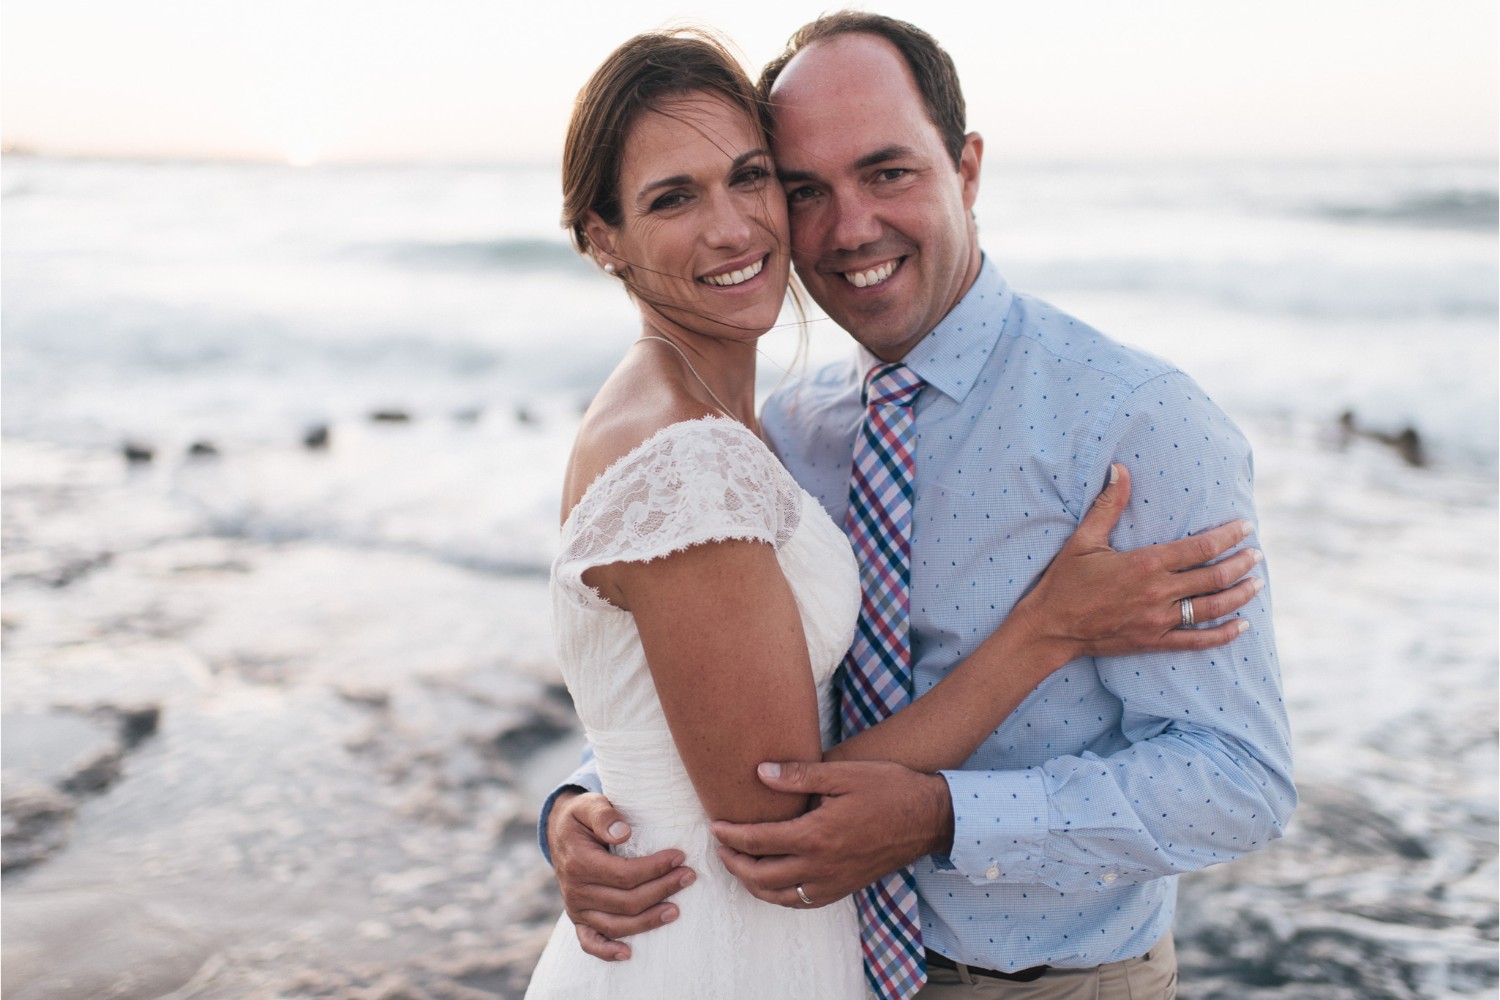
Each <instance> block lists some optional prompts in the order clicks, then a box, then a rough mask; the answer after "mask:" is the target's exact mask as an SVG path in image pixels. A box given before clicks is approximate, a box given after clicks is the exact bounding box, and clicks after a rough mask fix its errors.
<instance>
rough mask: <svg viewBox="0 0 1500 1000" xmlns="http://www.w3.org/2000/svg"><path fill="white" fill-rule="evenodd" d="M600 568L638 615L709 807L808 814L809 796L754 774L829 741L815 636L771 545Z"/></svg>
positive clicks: (719, 545) (608, 589) (741, 545)
mask: <svg viewBox="0 0 1500 1000" xmlns="http://www.w3.org/2000/svg"><path fill="white" fill-rule="evenodd" d="M595 572H597V573H598V574H599V575H601V576H602V577H604V579H603V580H601V581H600V582H601V583H604V584H605V586H604V587H602V588H601V592H602V593H604V595H605V596H606V597H608V598H610V600H611V601H612V602H613V603H615V604H616V605H618V606H620V607H622V608H625V609H627V610H629V611H630V612H631V613H632V614H633V615H634V616H635V622H636V627H637V629H638V630H639V632H640V636H641V644H642V646H643V647H644V649H645V653H646V663H647V665H648V666H649V668H650V670H651V678H652V680H653V681H654V682H655V684H656V693H657V697H658V698H659V699H660V701H661V706H662V711H663V712H664V713H665V714H666V718H667V724H668V726H669V727H670V728H671V730H672V739H673V741H674V742H675V743H676V745H677V750H678V753H679V754H680V755H681V756H682V760H683V763H684V764H685V765H686V766H687V770H688V774H689V776H690V777H691V778H692V780H693V787H694V788H695V789H696V790H697V792H698V798H699V799H700V800H701V801H702V803H703V807H704V809H705V810H706V811H707V813H708V814H709V816H711V817H713V818H714V819H728V820H734V821H737V822H757V821H764V820H774V819H788V818H790V817H792V816H796V815H799V814H801V813H802V811H803V810H804V809H805V808H806V807H807V801H806V797H805V796H800V795H789V794H786V793H783V792H774V791H771V790H770V789H768V788H766V786H765V785H764V784H762V783H761V782H760V780H759V779H757V778H756V775H755V767H756V765H757V764H759V763H760V762H761V761H763V760H816V759H817V757H818V756H819V754H820V753H821V751H822V738H821V735H820V733H819V727H818V707H817V693H816V691H815V690H814V687H813V680H812V670H811V668H810V666H809V664H808V658H807V640H806V638H805V636H804V634H803V631H802V619H801V616H800V614H799V613H798V610H797V603H796V599H795V598H794V597H793V595H792V590H791V586H790V585H789V584H788V583H787V580H786V577H785V576H783V575H782V572H781V566H780V564H779V563H778V562H777V561H776V552H775V550H774V549H772V547H771V546H770V545H769V544H766V543H764V542H754V541H725V542H713V543H709V544H703V545H695V546H692V547H691V548H688V549H684V550H682V551H679V552H676V553H673V554H672V555H670V556H667V557H665V558H662V559H654V560H652V561H650V562H631V563H615V564H612V565H610V566H606V567H600V568H599V570H597V571H595ZM589 582H591V583H593V582H594V581H592V580H590V581H589ZM595 585H596V586H597V585H598V584H595Z"/></svg>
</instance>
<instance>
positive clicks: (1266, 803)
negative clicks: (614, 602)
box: [714, 374, 1296, 903]
mask: <svg viewBox="0 0 1500 1000" xmlns="http://www.w3.org/2000/svg"><path fill="white" fill-rule="evenodd" d="M1147 396H1149V397H1150V398H1149V399H1147V398H1146V397H1147ZM1137 397H1138V398H1133V399H1130V400H1126V401H1125V402H1124V403H1123V404H1122V406H1121V407H1120V409H1119V411H1118V413H1117V415H1116V416H1115V418H1114V419H1113V420H1112V421H1111V422H1110V424H1109V425H1108V426H1105V427H1101V428H1099V433H1098V435H1097V439H1098V440H1099V441H1100V448H1099V454H1098V457H1097V461H1096V462H1095V463H1092V464H1093V465H1097V468H1090V469H1088V470H1087V471H1088V472H1089V475H1088V476H1087V477H1082V476H1081V477H1080V478H1081V479H1083V478H1087V479H1088V480H1091V481H1099V478H1100V477H1101V474H1102V471H1103V469H1104V468H1105V467H1106V466H1107V465H1108V463H1109V461H1111V459H1112V458H1113V459H1117V460H1121V461H1124V462H1126V463H1128V464H1129V465H1130V466H1131V467H1132V469H1133V470H1134V471H1136V473H1137V475H1136V483H1137V487H1136V488H1137V499H1136V503H1134V504H1132V509H1131V510H1128V511H1127V512H1126V515H1125V518H1124V519H1123V521H1122V524H1121V527H1120V529H1119V532H1118V534H1117V537H1118V539H1119V541H1120V547H1122V548H1123V547H1131V546H1137V545H1142V544H1147V543H1151V542H1157V541H1162V540H1163V539H1164V538H1166V537H1172V536H1173V535H1183V534H1187V533H1190V532H1196V531H1201V530H1203V529H1205V528H1207V527H1209V526H1211V525H1213V524H1217V523H1220V522H1223V521H1225V520H1229V519H1233V518H1246V519H1249V520H1251V521H1252V522H1253V520H1254V507H1253V503H1252V502H1251V466H1250V453H1249V448H1248V446H1247V445H1246V444H1245V442H1244V439H1243V438H1242V437H1241V435H1240V434H1239V432H1238V430H1237V429H1235V428H1234V426H1233V424H1231V423H1230V422H1229V421H1228V419H1227V418H1225V417H1224V415H1223V414H1222V413H1221V412H1219V411H1218V409H1217V408H1216V407H1214V406H1213V404H1212V403H1210V402H1208V401H1207V400H1206V398H1204V396H1203V394H1202V391H1201V390H1199V389H1198V388H1197V387H1196V386H1195V385H1193V384H1192V382H1191V381H1190V380H1188V379H1186V377H1185V376H1182V375H1180V374H1175V375H1172V376H1168V377H1167V378H1165V379H1163V380H1158V381H1156V382H1153V383H1150V384H1148V385H1147V386H1145V387H1143V388H1142V389H1141V390H1140V391H1139V392H1138V394H1137ZM1269 607H1270V605H1269V594H1268V593H1267V592H1262V593H1261V594H1260V595H1259V596H1258V597H1257V598H1256V599H1255V600H1254V601H1252V603H1251V604H1250V606H1249V607H1247V608H1246V609H1245V610H1244V611H1243V612H1241V614H1242V616H1243V617H1245V618H1246V619H1247V620H1249V621H1250V622H1251V628H1250V630H1249V631H1248V632H1247V633H1246V634H1245V635H1244V636H1242V637H1241V638H1239V639H1237V640H1236V641H1235V642H1234V643H1233V644H1231V645H1230V646H1228V647H1227V648H1225V649H1224V650H1219V651H1207V652H1201V653H1190V654H1172V655H1170V656H1163V655H1160V654H1156V655H1151V656H1132V657H1115V658H1109V659H1100V660H1095V661H1081V662H1080V663H1078V664H1075V665H1073V666H1072V667H1070V668H1066V670H1082V669H1097V670H1098V671H1099V676H1100V680H1101V681H1102V683H1103V684H1104V686H1105V687H1106V688H1108V689H1109V691H1110V692H1112V693H1113V694H1114V695H1115V696H1116V697H1117V698H1118V699H1119V700H1120V702H1121V713H1122V714H1121V722H1120V725H1121V737H1120V739H1119V744H1120V745H1119V746H1118V748H1117V749H1115V750H1113V751H1112V752H1109V753H1107V754H1104V755H1099V754H1082V755H1078V756H1060V757H1056V758H1053V759H1051V760H1048V761H1046V762H1045V763H1043V764H1040V765H1038V766H1036V767H1030V768H1024V769H1016V770H1005V769H1002V770H977V771H954V772H944V773H943V775H942V777H943V778H944V779H945V780H946V782H947V784H948V792H949V797H948V802H947V806H948V807H949V808H950V809H951V814H945V812H944V811H943V810H941V809H938V808H935V807H934V806H933V805H932V803H933V801H934V800H933V798H932V796H931V794H930V790H926V791H924V788H926V787H927V783H929V782H931V781H932V780H933V778H932V776H930V775H923V774H918V773H915V772H910V771H907V770H905V769H904V768H897V767H896V766H895V765H889V764H887V765H877V764H856V763H849V764H837V765H819V764H812V765H793V766H789V767H783V768H782V776H781V777H780V778H768V779H765V780H767V783H768V784H771V785H772V787H777V788H782V789H784V790H787V791H800V792H808V793H814V794H823V795H825V796H826V797H825V799H824V800H823V802H822V803H821V804H820V806H819V807H818V808H817V809H815V810H813V811H812V812H810V813H808V814H807V815H806V816H804V817H801V818H799V819H798V820H793V821H790V822H788V823H781V824H770V825H762V826H760V827H748V826H731V825H728V824H718V825H716V826H715V829H714V832H715V834H716V835H717V836H718V837H719V839H720V841H721V842H723V843H724V844H726V845H727V848H728V849H726V850H724V851H721V855H722V856H723V857H724V860H725V864H726V865H728V866H729V867H730V869H731V871H733V872H734V873H735V874H736V875H737V876H739V877H740V878H741V879H742V880H743V881H745V883H746V884H747V886H749V887H750V888H751V891H752V892H754V893H755V894H756V895H758V896H760V897H761V898H763V899H768V900H770V901H773V902H785V901H786V900H785V899H784V898H783V896H784V895H785V894H784V892H783V889H784V887H785V886H788V885H795V884H797V883H803V884H804V885H805V887H806V891H808V892H809V893H810V894H812V895H813V896H814V898H815V899H817V900H818V902H819V903H827V902H831V901H832V900H833V899H835V898H839V897H840V896H841V895H843V894H846V893H847V892H848V891H851V890H852V889H853V888H857V887H859V886H861V885H864V884H866V883H868V882H869V881H872V880H873V879H874V878H877V877H879V876H881V875H884V874H886V871H888V870H890V869H892V868H894V867H899V866H900V865H903V864H908V863H910V862H911V861H913V860H915V859H916V858H917V857H919V856H921V854H922V853H929V854H933V855H934V860H935V861H936V862H937V863H938V864H939V866H948V865H952V866H955V867H956V868H957V869H958V873H959V874H962V875H964V876H967V877H968V878H969V879H970V881H972V882H974V883H976V884H983V883H987V882H1011V883H1025V884H1038V883H1042V884H1048V885H1053V886H1056V887H1058V888H1062V889H1072V888H1082V887H1090V886H1092V887H1098V888H1103V887H1106V886H1108V885H1111V884H1113V883H1115V882H1117V881H1119V880H1120V879H1126V880H1129V881H1140V880H1144V879H1147V878H1155V877H1159V876H1162V875H1167V874H1172V873H1175V872H1180V871H1188V870H1193V869H1196V868H1202V867H1205V866H1207V865H1209V864H1213V863H1216V862H1219V861H1226V860H1230V859H1231V858H1233V857H1237V856H1239V855H1240V854H1243V853H1245V852H1246V851H1249V850H1252V849H1254V848H1255V847H1258V846H1261V845H1263V844H1264V843H1265V842H1266V841H1268V840H1270V839H1274V838H1275V837H1277V836H1280V834H1281V830H1282V827H1283V825H1284V824H1285V822H1286V819H1287V817H1288V816H1289V814H1290V812H1291V809H1292V807H1293V806H1294V805H1295V801H1296V793H1295V790H1294V789H1293V787H1292V784H1291V779H1290V751H1289V741H1288V728H1287V722H1286V715H1285V708H1284V705H1283V703H1282V700H1281V688H1280V677H1279V673H1278V670H1277V667H1276V661H1275V650H1274V645H1273V641H1272V634H1271V628H1270V614H1269ZM1066 670H1065V671H1064V672H1063V673H1060V674H1059V675H1054V678H1052V681H1051V682H1050V683H1064V682H1065V681H1060V680H1059V679H1058V678H1060V677H1063V676H1064V675H1065V674H1066ZM1024 711H1026V712H1027V713H1028V716H1027V718H1028V721H1033V724H1035V720H1033V716H1032V713H1033V712H1035V711H1037V706H1035V705H1032V706H1028V708H1027V709H1025V710H1024ZM1040 721H1042V722H1043V724H1045V718H1043V719H1042V720H1040ZM1053 724H1055V725H1058V726H1059V728H1061V725H1062V724H1061V722H1060V721H1058V720H1053ZM913 804H915V805H913ZM851 820H859V822H858V824H857V825H856V824H853V823H851ZM945 825H946V830H945ZM945 835H946V838H947V841H948V842H949V843H951V845H952V846H951V847H949V848H948V849H946V850H945V849H943V848H942V847H941V846H940V847H939V849H937V850H928V851H926V852H921V851H916V852H914V851H913V848H912V845H916V844H924V843H927V844H931V843H938V844H940V845H941V844H943V843H944V837H945ZM866 841H872V842H879V843H881V844H886V845H891V848H892V849H891V850H888V851H884V852H879V853H874V854H872V852H871V851H870V850H868V849H867V848H866V847H864V846H863V845H864V842H866ZM897 846H899V847H900V848H901V849H900V850H897V849H896V848H897ZM752 855H758V856H760V857H753V856H752ZM892 860H894V861H895V864H892V865H890V867H889V868H887V869H886V870H876V868H875V866H876V863H877V862H882V863H888V862H890V861H892Z"/></svg>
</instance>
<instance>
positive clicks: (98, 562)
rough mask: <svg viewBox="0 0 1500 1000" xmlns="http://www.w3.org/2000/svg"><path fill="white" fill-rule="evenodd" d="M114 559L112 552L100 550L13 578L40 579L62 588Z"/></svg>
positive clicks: (49, 584)
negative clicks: (93, 553) (94, 553)
mask: <svg viewBox="0 0 1500 1000" xmlns="http://www.w3.org/2000/svg"><path fill="white" fill-rule="evenodd" d="M113 559H114V554H113V553H111V552H100V553H98V554H96V555H92V556H80V557H78V558H75V559H67V560H64V561H63V562H60V563H58V564H56V565H54V566H47V567H44V568H39V569H37V570H36V571H34V572H29V573H27V572H22V573H17V574H15V576H14V577H13V578H12V579H15V580H28V579H30V580H38V581H40V582H42V583H44V584H46V585H47V586H49V587H52V588H53V589H56V590H60V589H62V588H63V587H66V586H68V585H69V584H71V583H73V582H75V581H77V580H80V579H82V578H83V577H85V576H88V575H89V574H90V573H92V572H94V570H96V569H102V568H103V567H105V566H108V565H109V564H110V562H111V561H112V560H113Z"/></svg>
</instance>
